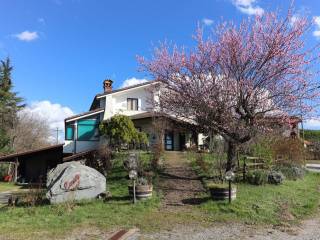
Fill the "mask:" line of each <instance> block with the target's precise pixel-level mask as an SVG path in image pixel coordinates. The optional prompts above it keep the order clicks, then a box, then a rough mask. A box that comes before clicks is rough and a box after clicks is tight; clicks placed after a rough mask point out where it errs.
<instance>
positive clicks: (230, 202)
mask: <svg viewBox="0 0 320 240" xmlns="http://www.w3.org/2000/svg"><path fill="white" fill-rule="evenodd" d="M231 194H232V193H231V180H229V204H230V203H231Z"/></svg>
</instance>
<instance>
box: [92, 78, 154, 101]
mask: <svg viewBox="0 0 320 240" xmlns="http://www.w3.org/2000/svg"><path fill="white" fill-rule="evenodd" d="M155 82H157V81H156V80H153V81H148V82H144V83H140V84H136V85H132V86H129V87H125V88H120V89H116V90H113V91H111V92H108V93H99V94H97V95H96V97H101V96H105V95H109V94H112V93H116V92H122V91H125V90H129V89H132V88H136V87H141V86H144V85H149V84H152V83H155Z"/></svg>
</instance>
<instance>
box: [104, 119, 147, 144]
mask: <svg viewBox="0 0 320 240" xmlns="http://www.w3.org/2000/svg"><path fill="white" fill-rule="evenodd" d="M100 131H101V133H102V134H103V135H104V136H105V137H106V138H107V139H108V140H109V144H110V146H111V147H112V148H115V149H117V150H120V147H121V145H122V144H129V143H137V144H138V143H145V142H146V141H145V140H146V135H145V134H144V133H139V132H138V131H137V129H136V128H135V126H134V124H133V122H132V120H131V119H130V118H129V117H128V116H124V115H120V114H118V115H115V116H113V117H112V118H110V119H109V120H107V121H105V122H103V123H101V124H100Z"/></svg>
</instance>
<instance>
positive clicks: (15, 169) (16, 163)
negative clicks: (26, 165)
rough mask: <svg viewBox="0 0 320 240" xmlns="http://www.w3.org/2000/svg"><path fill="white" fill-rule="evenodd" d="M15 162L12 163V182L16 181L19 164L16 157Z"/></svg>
mask: <svg viewBox="0 0 320 240" xmlns="http://www.w3.org/2000/svg"><path fill="white" fill-rule="evenodd" d="M15 160H16V161H15V164H14V182H15V183H16V182H17V181H18V165H19V161H18V157H16V158H15Z"/></svg>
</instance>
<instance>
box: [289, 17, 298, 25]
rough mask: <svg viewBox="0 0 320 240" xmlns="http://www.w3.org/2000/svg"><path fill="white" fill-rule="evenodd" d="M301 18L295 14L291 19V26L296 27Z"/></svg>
mask: <svg viewBox="0 0 320 240" xmlns="http://www.w3.org/2000/svg"><path fill="white" fill-rule="evenodd" d="M299 18H300V16H299V15H297V14H295V15H293V16H292V17H291V18H290V25H291V26H294V25H295V24H296V22H297V21H298V20H299Z"/></svg>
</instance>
